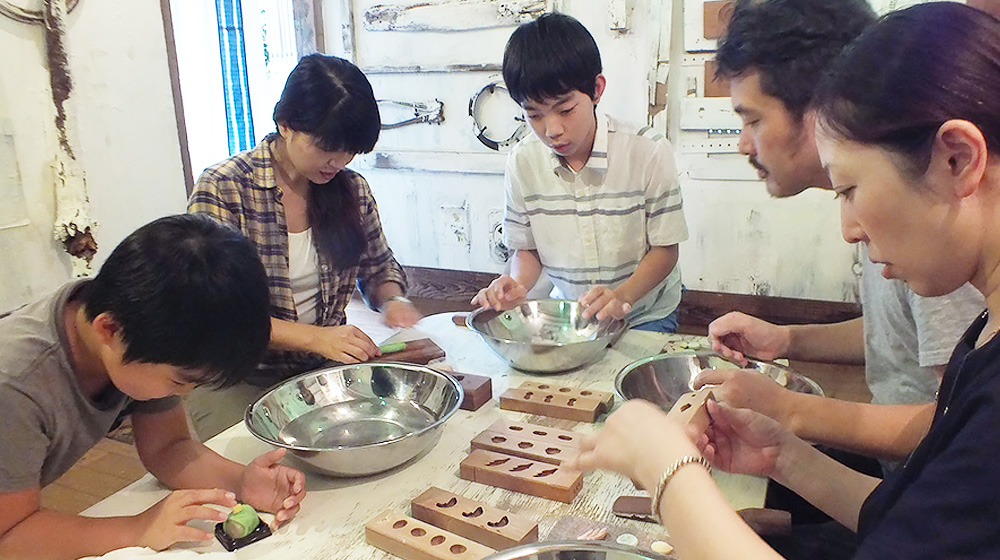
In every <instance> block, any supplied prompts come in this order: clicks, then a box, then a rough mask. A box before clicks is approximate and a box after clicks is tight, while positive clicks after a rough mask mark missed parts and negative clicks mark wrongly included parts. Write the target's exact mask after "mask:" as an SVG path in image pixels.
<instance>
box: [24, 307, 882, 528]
mask: <svg viewBox="0 0 1000 560" xmlns="http://www.w3.org/2000/svg"><path fill="white" fill-rule="evenodd" d="M417 306H418V307H419V308H420V310H421V311H422V312H423V313H424V314H431V313H440V312H444V311H452V310H465V309H467V306H465V305H463V304H461V303H459V304H455V303H452V302H443V301H432V300H421V301H417ZM347 315H348V320H349V321H350V323H351V324H355V325H357V326H358V327H360V328H361V329H362V330H366V331H367V330H368V329H366V326H367V327H370V328H374V327H376V326H381V317H380V316H379V315H378V314H377V313H375V312H374V311H371V310H370V309H368V308H367V307H366V306H365V305H364V303H363V302H361V301H360V300H354V301H352V302H351V303H350V304H349V305H348V307H347ZM682 330H684V331H685V332H692V331H690V329H682ZM697 334H704V333H697ZM376 342H380V341H379V340H376ZM792 368H793V369H795V370H796V371H798V372H800V373H802V374H804V375H806V376H808V377H810V378H812V379H813V380H815V381H816V382H817V383H819V384H820V385H821V386H822V387H823V389H824V390H825V391H826V395H827V396H828V397H834V398H839V399H846V400H855V401H866V402H867V401H868V400H870V399H871V394H869V393H868V388H867V386H866V385H865V381H864V368H861V367H852V366H834V365H829V364H815V363H808V362H793V363H792ZM119 433H121V432H119ZM116 437H118V439H127V438H123V437H119V436H116ZM144 474H146V470H145V469H144V468H143V466H142V463H141V462H140V461H139V456H138V454H137V453H136V451H135V447H133V446H132V445H131V444H129V443H123V442H122V441H116V440H115V439H111V438H105V439H104V440H102V441H101V442H100V443H98V444H97V446H95V447H94V448H93V449H91V450H90V451H88V452H87V454H86V455H84V456H83V458H82V459H81V460H80V461H79V462H77V464H76V465H74V466H73V468H71V469H70V470H69V471H67V472H66V474H64V475H63V476H62V477H61V478H59V480H57V481H55V482H53V483H52V484H50V485H49V486H47V487H46V488H44V489H43V490H42V507H45V508H50V509H54V510H58V511H62V512H66V513H79V512H81V511H83V510H85V509H87V508H88V507H90V506H91V505H93V504H96V503H97V502H99V501H101V500H103V499H104V498H106V497H107V496H110V495H111V494H114V493H115V492H117V491H118V490H120V489H122V488H124V487H125V486H127V485H129V484H131V483H132V482H134V481H135V480H138V479H139V478H140V477H141V476H143V475H144Z"/></svg>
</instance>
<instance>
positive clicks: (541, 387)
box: [538, 385, 549, 391]
mask: <svg viewBox="0 0 1000 560" xmlns="http://www.w3.org/2000/svg"><path fill="white" fill-rule="evenodd" d="M538 388H539V389H541V390H543V391H544V390H546V389H548V388H549V386H548V385H539V386H538Z"/></svg>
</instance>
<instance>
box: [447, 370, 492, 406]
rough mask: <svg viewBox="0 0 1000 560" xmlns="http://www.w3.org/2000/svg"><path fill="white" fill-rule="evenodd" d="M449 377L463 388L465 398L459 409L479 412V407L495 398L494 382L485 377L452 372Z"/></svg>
mask: <svg viewBox="0 0 1000 560" xmlns="http://www.w3.org/2000/svg"><path fill="white" fill-rule="evenodd" d="M448 375H450V376H452V377H454V378H455V380H456V381H458V383H459V384H460V385H461V386H462V391H464V392H465V397H464V398H463V399H462V404H461V405H459V408H461V409H462V410H479V407H481V406H483V405H484V404H486V403H488V402H490V400H491V399H492V398H493V380H492V379H490V378H489V377H486V376H485V375H473V374H471V373H460V372H451V373H449V374H448Z"/></svg>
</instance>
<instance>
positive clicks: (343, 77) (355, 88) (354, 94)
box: [274, 54, 382, 269]
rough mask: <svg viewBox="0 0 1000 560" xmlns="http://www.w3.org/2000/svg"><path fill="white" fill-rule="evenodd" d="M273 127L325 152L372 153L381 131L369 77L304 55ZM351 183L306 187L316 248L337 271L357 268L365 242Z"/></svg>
mask: <svg viewBox="0 0 1000 560" xmlns="http://www.w3.org/2000/svg"><path fill="white" fill-rule="evenodd" d="M274 123H275V124H283V125H285V126H287V127H288V128H290V129H292V130H294V131H297V132H303V133H306V134H309V135H310V136H312V137H313V138H314V139H315V140H316V142H317V146H318V147H319V148H320V149H322V150H324V151H327V152H347V153H351V154H364V153H368V152H370V151H372V149H373V148H374V147H375V142H376V141H377V140H378V135H379V130H381V128H382V120H381V118H380V117H379V112H378V104H377V102H376V101H375V94H374V93H373V92H372V86H371V83H369V82H368V78H366V77H365V75H364V74H363V73H362V72H361V70H360V69H359V68H358V67H357V66H355V65H354V64H351V63H350V62H348V61H346V60H344V59H342V58H337V57H335V56H324V55H321V54H311V55H309V56H305V57H302V59H301V60H299V63H298V64H296V65H295V68H294V69H293V70H292V73H291V74H289V75H288V80H286V81H285V89H284V90H282V92H281V98H280V99H279V100H278V103H277V104H276V105H275V106H274ZM345 171H346V170H345ZM354 185H355V183H354V181H353V174H352V173H345V172H344V171H342V172H340V173H337V175H335V176H334V178H333V179H332V180H330V182H329V183H327V184H326V185H324V186H323V188H315V187H316V185H313V188H310V189H309V204H308V208H307V212H308V217H309V224H310V227H312V229H313V239H314V240H315V243H316V247H317V249H318V250H319V251H320V252H322V253H323V254H325V255H327V256H328V257H329V258H330V259H331V260H332V261H333V263H334V264H335V265H336V266H337V267H339V268H341V269H344V268H349V267H351V266H354V265H356V264H357V263H358V262H359V260H360V258H361V254H362V253H364V251H365V248H366V247H367V244H368V242H367V239H366V238H365V234H364V229H363V228H362V225H361V213H360V209H359V208H358V202H359V201H358V193H357V188H356V187H355V186H354Z"/></svg>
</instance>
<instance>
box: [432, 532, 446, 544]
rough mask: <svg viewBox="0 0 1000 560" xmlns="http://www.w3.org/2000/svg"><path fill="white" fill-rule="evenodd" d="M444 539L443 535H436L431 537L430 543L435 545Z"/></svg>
mask: <svg viewBox="0 0 1000 560" xmlns="http://www.w3.org/2000/svg"><path fill="white" fill-rule="evenodd" d="M444 541H445V538H444V535H436V536H435V537H434V538H432V539H431V544H432V545H434V546H437V545H439V544H441V543H443V542H444Z"/></svg>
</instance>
